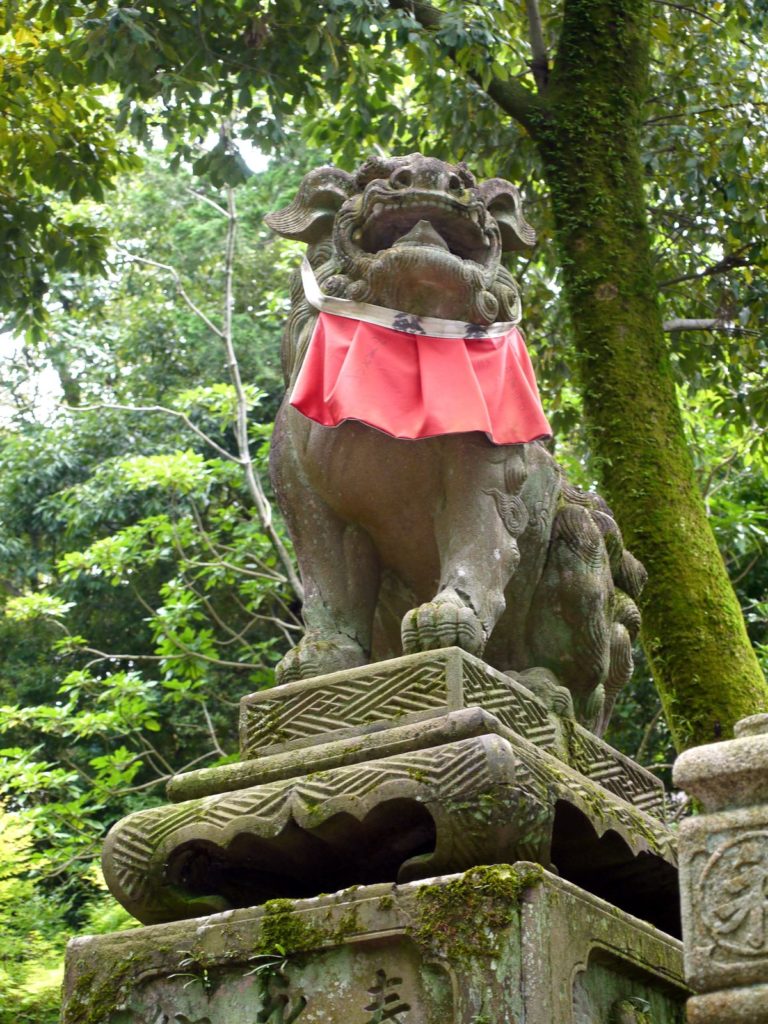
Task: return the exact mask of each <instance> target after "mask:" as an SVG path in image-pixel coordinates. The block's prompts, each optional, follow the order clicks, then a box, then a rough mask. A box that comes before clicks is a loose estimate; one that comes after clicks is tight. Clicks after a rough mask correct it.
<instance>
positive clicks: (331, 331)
mask: <svg viewBox="0 0 768 1024" xmlns="http://www.w3.org/2000/svg"><path fill="white" fill-rule="evenodd" d="M291 405H293V406H295V407H296V408H297V409H298V410H299V411H300V412H302V413H303V414H304V415H305V416H308V417H309V418H310V419H312V420H315V421H316V422H317V423H322V424H323V425H324V426H327V427H335V426H338V424H339V423H342V422H343V421H344V420H359V421H360V422H361V423H367V424H368V425H369V426H371V427H376V428H377V429H378V430H382V431H384V433H386V434H391V435H392V437H399V438H407V439H411V440H415V439H416V438H420V437H434V436H436V435H438V434H465V433H468V432H469V431H473V430H479V431H482V432H483V433H485V434H487V435H488V438H489V439H490V440H491V441H492V442H493V443H494V444H520V443H522V442H525V441H533V440H535V439H536V438H540V437H549V436H551V433H552V431H551V430H550V427H549V423H548V422H547V418H546V416H545V415H544V411H543V409H542V407H541V399H540V398H539V392H538V388H537V387H536V378H535V376H534V372H533V367H532V366H531V360H530V358H529V356H528V352H527V350H526V348H525V342H524V341H523V337H522V335H521V334H520V331H518V329H517V328H516V327H512V328H511V329H510V330H509V331H507V332H506V333H505V334H502V335H499V336H497V337H491V338H483V337H481V338H475V337H472V338H436V337H430V336H429V335H426V334H412V333H406V332H404V331H398V330H393V329H391V328H388V327H382V326H379V325H377V324H372V323H367V322H365V321H362V320H354V319H350V318H349V317H344V316H336V315H334V314H332V313H320V315H319V316H318V319H317V324H316V325H315V330H314V333H313V335H312V338H311V340H310V343H309V347H308V350H307V355H306V358H305V360H304V365H303V366H302V368H301V370H300V372H299V376H298V379H297V381H296V385H295V387H294V390H293V394H292V396H291Z"/></svg>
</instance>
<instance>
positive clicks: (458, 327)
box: [301, 256, 520, 339]
mask: <svg viewBox="0 0 768 1024" xmlns="http://www.w3.org/2000/svg"><path fill="white" fill-rule="evenodd" d="M301 280H302V283H303V285H304V295H305V296H306V299H307V302H308V303H309V304H310V306H314V308H315V309H317V310H319V311H320V312H321V313H332V314H333V315H334V316H344V317H347V318H348V319H350V320H362V321H363V322H365V323H369V324H376V325H377V326H378V327H387V328H389V329H390V330H394V331H403V332H404V333H405V334H425V335H428V336H429V337H431V338H457V339H467V338H498V337H501V336H502V335H504V334H508V333H509V331H511V330H512V328H513V327H516V326H517V325H518V323H519V322H520V318H519V317H518V319H517V320H509V321H506V322H505V323H497V324H488V325H487V326H483V325H481V324H469V323H465V322H464V321H461V320H440V319H439V318H438V317H434V316H416V315H415V314H413V313H401V312H399V311H398V310H396V309H387V308H386V307H385V306H374V305H372V304H370V303H368V302H354V301H353V300H352V299H341V298H337V297H336V296H334V295H324V294H323V293H322V292H321V291H320V286H319V285H318V283H317V278H316V277H315V275H314V272H313V270H312V267H311V266H310V265H309V260H308V259H307V258H306V256H305V257H304V260H303V262H302V264H301Z"/></svg>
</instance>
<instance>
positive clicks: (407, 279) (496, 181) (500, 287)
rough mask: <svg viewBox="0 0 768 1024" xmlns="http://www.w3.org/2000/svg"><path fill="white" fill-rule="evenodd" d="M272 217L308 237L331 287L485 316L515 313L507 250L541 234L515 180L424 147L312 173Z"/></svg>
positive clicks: (381, 300) (442, 313)
mask: <svg viewBox="0 0 768 1024" xmlns="http://www.w3.org/2000/svg"><path fill="white" fill-rule="evenodd" d="M267 223H268V224H269V226H270V227H272V228H273V229H274V230H275V231H277V232H278V233H279V234H281V235H283V236H285V237H286V238H293V239H298V240H300V241H302V242H306V243H308V245H309V246H310V252H309V256H310V262H311V263H312V264H313V267H314V268H315V272H316V273H317V276H318V280H319V281H320V284H321V286H322V288H323V290H324V291H325V292H327V293H329V294H333V295H336V296H340V297H343V298H348V299H355V300H357V301H359V302H371V303H375V304H376V305H380V306H386V307H388V308H390V309H398V310H403V311H404V312H407V313H416V314H418V315H421V316H435V317H442V318H445V319H451V320H464V321H469V322H472V323H479V324H489V323H493V322H495V321H504V320H511V319H514V318H515V312H516V310H517V306H518V293H517V287H516V285H515V282H514V280H513V279H512V277H511V275H510V274H509V272H508V271H507V270H506V269H505V268H504V267H502V266H501V262H500V261H501V255H502V253H503V252H507V251H510V250H515V249H523V248H525V247H528V246H532V245H533V244H534V243H535V241H536V235H535V233H534V231H533V228H531V226H530V225H529V224H528V223H527V222H526V221H525V219H524V217H523V213H522V202H521V199H520V193H519V192H518V190H517V189H516V188H515V186H514V185H512V184H510V183H509V182H508V181H504V180H503V179H501V178H491V179H490V180H488V181H484V182H481V183H478V182H477V181H476V180H475V178H474V176H473V175H472V174H471V172H470V171H469V169H468V168H467V167H466V166H465V165H464V164H463V163H460V164H448V163H444V162H443V161H442V160H435V159H433V158H432V157H426V156H421V155H420V154H419V153H412V154H411V155H410V156H403V157H394V158H392V159H384V158H380V157H372V158H370V159H368V160H366V161H365V163H364V164H363V165H362V166H361V167H360V169H359V170H358V171H357V173H356V174H348V173H347V172H346V171H341V170H338V169H337V168H335V167H320V168H318V169H317V170H314V171H310V173H309V174H307V175H306V177H305V178H304V180H303V181H302V183H301V186H300V188H299V192H298V194H297V196H296V198H295V199H294V200H293V202H292V203H291V204H290V205H289V206H287V207H286V208H285V209H283V210H280V211H279V212H277V213H272V214H270V215H269V216H268V217H267Z"/></svg>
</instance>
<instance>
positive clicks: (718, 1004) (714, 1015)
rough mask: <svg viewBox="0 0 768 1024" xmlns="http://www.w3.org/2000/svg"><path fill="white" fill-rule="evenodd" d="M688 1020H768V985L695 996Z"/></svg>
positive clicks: (740, 1023) (722, 1023)
mask: <svg viewBox="0 0 768 1024" xmlns="http://www.w3.org/2000/svg"><path fill="white" fill-rule="evenodd" d="M686 1020H687V1022H688V1024H768V985H750V987H749V988H733V989H730V990H728V991H726V992H710V993H708V994H707V995H705V996H693V997H692V998H691V999H689V1000H688V1010H687V1016H686Z"/></svg>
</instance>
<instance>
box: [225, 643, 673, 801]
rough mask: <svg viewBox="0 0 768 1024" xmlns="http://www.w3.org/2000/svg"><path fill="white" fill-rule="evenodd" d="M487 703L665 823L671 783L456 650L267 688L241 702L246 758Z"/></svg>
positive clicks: (511, 725)
mask: <svg viewBox="0 0 768 1024" xmlns="http://www.w3.org/2000/svg"><path fill="white" fill-rule="evenodd" d="M466 707H479V708H482V709H483V710H484V711H487V712H488V713H489V714H492V715H493V716H494V717H495V718H497V719H498V721H499V722H500V723H501V724H502V725H503V726H505V727H506V728H507V729H510V730H511V731H512V732H514V733H515V734H517V735H518V736H522V737H523V738H524V739H526V740H528V741H529V742H530V743H533V744H535V745H536V746H538V747H541V748H543V749H544V750H548V751H550V752H552V753H553V754H555V756H558V751H557V747H558V736H559V735H560V733H561V732H562V730H563V729H564V730H565V732H566V744H565V746H566V748H567V751H568V757H567V763H568V764H570V765H571V766H572V767H573V768H575V769H576V770H577V771H579V772H581V773H582V774H583V775H586V776H587V778H589V779H591V780H592V781H593V782H596V783H597V784H598V785H600V786H603V787H604V788H605V789H607V790H608V791H609V792H611V793H613V794H614V795H615V796H618V797H620V798H621V799H623V800H626V801H628V802H629V803H630V804H633V805H634V806H635V807H638V808H639V809H641V810H643V811H645V812H646V813H648V814H652V815H654V816H656V817H658V818H661V819H662V820H664V817H665V797H664V787H663V784H662V783H661V781H660V780H659V779H657V778H656V777H655V776H653V775H652V774H651V773H650V772H648V771H646V770H645V769H643V768H641V767H640V766H639V765H637V764H635V763H634V762H633V761H631V760H630V759H629V758H627V757H624V756H623V755H622V754H620V753H618V751H616V750H614V749H613V748H612V747H610V746H608V744H607V743H604V742H603V741H602V740H601V739H599V738H598V737H597V736H593V735H592V734H591V733H589V732H587V730H586V729H584V728H582V727H581V726H579V725H577V724H576V723H575V722H572V721H568V720H563V719H559V718H558V717H557V716H556V715H554V714H552V713H551V712H550V711H549V710H548V709H547V707H546V706H545V705H544V703H543V702H542V701H541V700H539V699H538V698H537V697H536V696H534V694H532V693H531V692H530V691H529V690H527V689H526V687H525V686H524V685H523V684H522V683H521V682H519V681H516V680H514V679H512V678H510V677H509V676H506V675H503V674H502V673H500V672H497V671H495V670H494V669H491V668H489V667H488V666H487V665H485V664H483V662H481V661H479V660H478V659H477V658H473V657H472V656H471V655H468V654H466V653H465V652H463V651H460V650H458V649H456V648H453V649H450V648H449V649H443V650H439V651H432V652H427V653H426V654H418V655H411V656H408V657H404V658H397V659H394V660H392V661H388V662H380V663H379V664H377V665H369V666H366V667H364V668H361V669H352V670H349V671H346V672H338V673H334V674H333V675H331V676H324V677H318V678H317V679H313V680H306V681H305V682H300V683H292V684H287V685H285V686H282V687H278V688H277V689H275V690H267V691H262V692H260V693H256V694H251V695H250V696H249V697H245V698H243V700H242V702H241V742H242V751H243V757H245V758H254V757H259V756H261V755H264V754H274V753H277V752H279V751H283V750H286V749H291V748H292V747H296V746H300V745H304V744H312V743H317V742H321V741H328V740H332V739H334V738H338V737H339V736H341V735H346V736H349V735H350V734H352V735H354V734H355V733H356V732H357V733H360V732H367V731H369V730H370V727H371V726H372V725H374V724H375V725H376V726H378V727H379V728H385V727H387V726H390V727H395V726H400V725H405V724H407V723H409V722H413V721H416V720H419V719H422V720H423V719H425V718H432V717H434V718H437V717H438V716H442V715H445V714H446V712H448V711H456V710H458V709H460V708H466Z"/></svg>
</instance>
